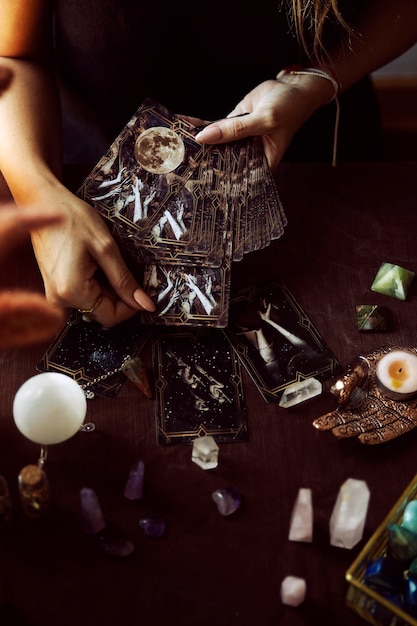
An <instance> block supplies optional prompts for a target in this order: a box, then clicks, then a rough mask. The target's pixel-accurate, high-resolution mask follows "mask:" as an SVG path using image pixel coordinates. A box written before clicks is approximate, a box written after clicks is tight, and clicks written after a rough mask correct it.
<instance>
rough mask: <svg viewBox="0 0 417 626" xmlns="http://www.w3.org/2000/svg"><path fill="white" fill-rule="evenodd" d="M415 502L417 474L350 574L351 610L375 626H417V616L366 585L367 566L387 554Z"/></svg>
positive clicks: (348, 591)
mask: <svg viewBox="0 0 417 626" xmlns="http://www.w3.org/2000/svg"><path fill="white" fill-rule="evenodd" d="M415 499H417V474H416V475H415V476H414V478H413V480H412V481H411V483H410V484H409V485H408V487H407V488H406V489H405V491H404V492H403V493H402V494H401V496H400V498H399V499H398V500H397V502H396V503H395V505H394V506H393V508H392V509H391V511H390V512H389V514H388V515H387V517H386V518H385V519H384V521H383V522H382V523H381V525H380V526H379V527H378V528H377V530H376V531H375V533H374V534H373V535H372V537H371V538H370V539H369V541H368V542H367V544H366V545H365V546H364V547H363V549H362V550H361V552H360V553H359V555H358V556H357V558H356V559H355V561H354V562H353V563H352V565H351V566H350V568H349V569H348V570H347V572H346V580H347V582H348V590H347V595H346V604H347V606H348V607H350V608H351V609H353V610H354V611H356V612H357V613H359V615H360V616H361V617H363V618H364V619H365V620H367V621H368V622H369V623H371V624H374V625H375V626H406V625H407V626H408V625H411V626H417V616H415V617H414V616H411V615H410V614H409V613H407V612H406V610H405V609H401V608H400V607H398V606H397V605H395V604H393V603H392V602H390V601H389V600H388V599H387V598H385V597H384V596H382V595H381V594H379V593H378V592H377V591H376V590H375V589H373V588H372V587H370V586H368V585H366V584H365V583H364V575H365V570H366V567H367V565H368V564H369V563H370V562H371V561H373V560H374V559H377V558H379V557H382V556H384V555H385V554H386V551H387V545H388V537H389V531H388V529H389V527H390V526H392V525H394V524H401V521H402V517H403V513H404V509H405V507H406V506H407V504H408V503H409V502H410V501H411V500H415Z"/></svg>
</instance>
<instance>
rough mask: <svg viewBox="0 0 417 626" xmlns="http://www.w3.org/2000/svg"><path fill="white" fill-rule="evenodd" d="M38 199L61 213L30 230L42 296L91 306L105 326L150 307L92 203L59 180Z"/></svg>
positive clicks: (68, 304)
mask: <svg viewBox="0 0 417 626" xmlns="http://www.w3.org/2000/svg"><path fill="white" fill-rule="evenodd" d="M37 203H39V198H38V199H37ZM41 203H42V206H45V205H47V206H50V207H54V208H57V209H58V210H59V211H60V213H62V215H63V219H62V221H61V222H60V223H59V224H53V225H48V226H44V227H42V228H40V229H37V230H36V231H32V233H31V236H32V243H33V248H34V252H35V255H36V259H37V261H38V264H39V268H40V271H41V274H42V278H43V281H44V286H45V295H46V298H47V300H48V301H49V302H50V303H51V304H54V305H57V306H60V307H72V308H77V309H86V310H88V309H91V308H94V312H93V314H94V319H95V320H97V322H99V323H100V324H101V325H102V326H104V327H108V328H110V327H111V326H114V325H116V324H118V323H119V322H122V321H124V320H126V319H128V318H130V317H132V316H133V315H135V314H136V313H137V312H138V311H140V310H147V311H153V310H154V309H155V306H154V304H153V301H152V300H151V298H150V297H149V296H148V295H147V294H146V293H145V292H144V290H143V289H142V287H141V286H140V285H139V284H138V283H137V281H136V280H135V279H134V277H133V276H132V274H131V273H130V271H129V270H128V268H127V266H126V264H125V263H124V261H123V259H122V256H121V254H120V251H119V248H118V246H117V244H116V242H115V241H114V239H113V237H112V235H111V233H110V231H109V229H108V228H107V226H106V224H105V222H104V220H103V219H102V218H101V217H100V215H98V213H97V212H96V211H95V209H94V208H93V207H91V206H90V205H89V204H87V203H86V202H84V201H83V200H81V199H80V198H78V197H77V196H75V195H74V194H72V193H71V192H70V191H68V190H67V189H66V188H65V187H63V186H61V185H58V186H57V185H54V186H53V188H52V189H49V190H48V194H46V193H43V194H42V198H41ZM99 270H100V271H99ZM100 276H104V278H100Z"/></svg>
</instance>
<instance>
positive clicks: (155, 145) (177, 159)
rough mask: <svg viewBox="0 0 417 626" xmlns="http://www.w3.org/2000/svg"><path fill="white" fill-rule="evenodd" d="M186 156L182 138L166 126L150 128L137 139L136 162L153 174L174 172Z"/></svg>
mask: <svg viewBox="0 0 417 626" xmlns="http://www.w3.org/2000/svg"><path fill="white" fill-rule="evenodd" d="M184 154H185V148H184V143H183V141H182V139H181V137H180V136H179V135H178V134H177V133H176V132H175V131H173V130H171V129H170V128H166V127H165V126H153V127H152V128H148V129H147V130H145V131H143V133H141V134H140V135H139V137H138V138H137V139H136V143H135V157H136V160H137V161H138V163H139V165H141V166H142V167H143V169H145V170H146V171H148V172H151V173H152V174H166V173H168V172H172V171H173V170H175V168H177V167H178V166H179V165H180V163H182V161H183V159H184Z"/></svg>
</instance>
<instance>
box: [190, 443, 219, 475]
mask: <svg viewBox="0 0 417 626" xmlns="http://www.w3.org/2000/svg"><path fill="white" fill-rule="evenodd" d="M191 460H192V461H193V462H194V463H196V465H198V466H199V467H201V468H202V469H204V470H208V469H214V468H215V467H217V465H218V462H219V446H218V445H217V443H216V441H215V439H214V437H212V436H211V435H205V436H204V437H198V438H197V439H194V441H193V449H192V453H191Z"/></svg>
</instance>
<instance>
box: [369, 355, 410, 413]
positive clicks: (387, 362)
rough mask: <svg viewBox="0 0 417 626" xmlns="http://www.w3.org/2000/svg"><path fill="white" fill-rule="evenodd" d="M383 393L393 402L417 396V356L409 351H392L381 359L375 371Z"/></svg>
mask: <svg viewBox="0 0 417 626" xmlns="http://www.w3.org/2000/svg"><path fill="white" fill-rule="evenodd" d="M375 374H376V380H377V383H378V386H379V388H380V389H381V391H382V393H383V394H384V395H386V396H387V397H388V398H391V399H392V400H399V401H402V400H410V399H411V398H414V397H415V396H417V355H416V354H414V353H412V352H408V351H407V350H392V351H391V352H388V354H385V355H384V356H383V357H381V358H380V360H379V361H378V363H377V364H376V369H375Z"/></svg>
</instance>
